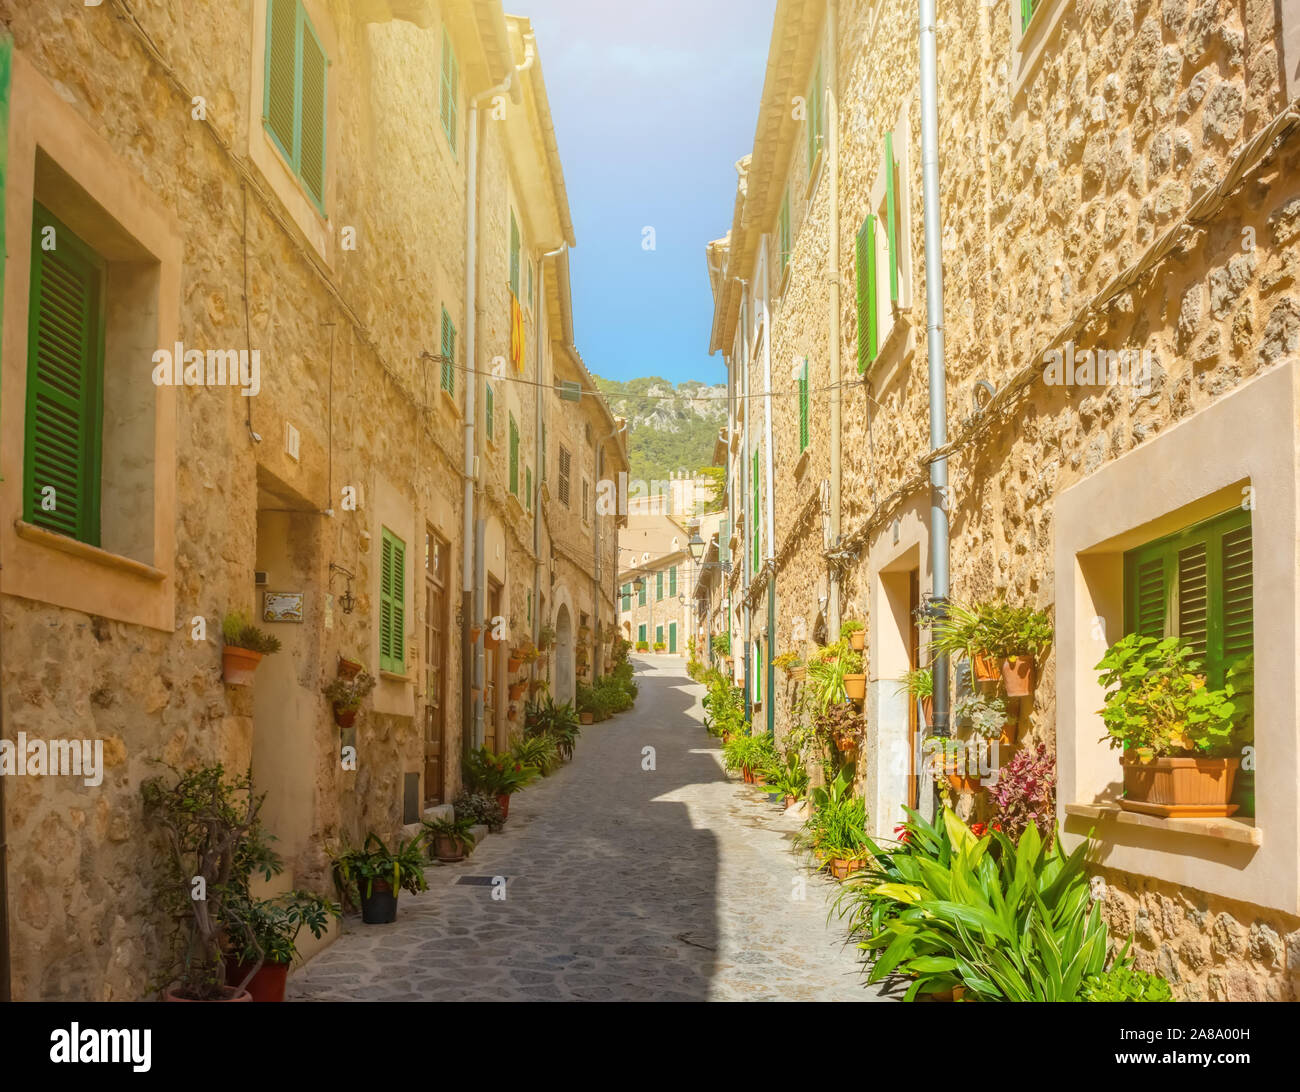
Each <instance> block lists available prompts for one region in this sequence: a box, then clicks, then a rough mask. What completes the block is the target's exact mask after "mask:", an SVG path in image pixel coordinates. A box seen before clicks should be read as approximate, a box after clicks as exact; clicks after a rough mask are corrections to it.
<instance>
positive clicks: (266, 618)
mask: <svg viewBox="0 0 1300 1092" xmlns="http://www.w3.org/2000/svg"><path fill="white" fill-rule="evenodd" d="M302 597H303V593H302V592H300V591H298V592H273V591H269V592H263V593H262V621H263V622H301V621H302Z"/></svg>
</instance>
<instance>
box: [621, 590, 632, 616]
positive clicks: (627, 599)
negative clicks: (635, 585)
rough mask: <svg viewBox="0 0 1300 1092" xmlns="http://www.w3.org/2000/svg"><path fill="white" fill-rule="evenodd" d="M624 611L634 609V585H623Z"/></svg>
mask: <svg viewBox="0 0 1300 1092" xmlns="http://www.w3.org/2000/svg"><path fill="white" fill-rule="evenodd" d="M623 609H624V610H631V609H632V585H631V584H624V585H623Z"/></svg>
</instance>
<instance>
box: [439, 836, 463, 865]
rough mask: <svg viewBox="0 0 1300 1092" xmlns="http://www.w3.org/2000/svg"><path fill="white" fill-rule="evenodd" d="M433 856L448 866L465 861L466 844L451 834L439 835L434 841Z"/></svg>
mask: <svg viewBox="0 0 1300 1092" xmlns="http://www.w3.org/2000/svg"><path fill="white" fill-rule="evenodd" d="M433 855H434V856H435V857H437V858H438V860H440V861H443V862H445V863H447V864H451V863H452V862H454V861H463V860H464V859H465V843H464V842H462V841H461V840H460V839H459V838H454V837H452V836H451V835H450V834H439V835H437V836H435V837H434V839H433Z"/></svg>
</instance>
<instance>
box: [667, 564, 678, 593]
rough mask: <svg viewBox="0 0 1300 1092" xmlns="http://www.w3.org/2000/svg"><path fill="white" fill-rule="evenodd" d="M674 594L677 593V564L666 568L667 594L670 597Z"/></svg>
mask: <svg viewBox="0 0 1300 1092" xmlns="http://www.w3.org/2000/svg"><path fill="white" fill-rule="evenodd" d="M676 594H677V566H676V565H674V566H673V567H672V568H671V569H669V570H668V595H669V596H670V597H671V596H674V595H676Z"/></svg>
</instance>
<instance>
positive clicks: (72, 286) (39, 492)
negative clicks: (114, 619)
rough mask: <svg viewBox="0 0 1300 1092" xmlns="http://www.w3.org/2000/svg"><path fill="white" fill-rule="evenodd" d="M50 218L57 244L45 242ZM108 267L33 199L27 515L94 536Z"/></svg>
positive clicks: (74, 534)
mask: <svg viewBox="0 0 1300 1092" xmlns="http://www.w3.org/2000/svg"><path fill="white" fill-rule="evenodd" d="M47 228H51V229H53V236H52V238H53V240H54V249H53V250H45V249H43V247H42V243H43V242H44V241H45V237H46V235H47V232H46V230H45V229H47ZM104 270H105V267H104V262H103V259H102V258H100V257H99V255H98V254H96V253H95V252H94V251H93V250H91V249H90V247H88V246H87V245H86V244H85V243H83V242H82V241H81V240H80V239H78V238H77V237H76V236H75V235H73V233H72V232H71V231H69V230H68V229H67V228H66V227H64V226H63V224H62V223H60V222H59V221H58V220H56V219H55V218H54V217H53V216H52V215H50V213H49V211H48V210H46V209H45V208H43V207H42V206H40V205H34V206H33V209H32V266H31V297H30V298H31V303H30V306H29V308H28V329H27V414H26V456H25V458H24V460H23V477H24V482H23V518H24V519H26V520H27V522H28V523H34V524H36V525H38V526H40V527H45V528H47V529H48V530H51V531H57V532H58V533H59V534H62V535H67V536H69V537H70V538H75V539H77V540H79V541H81V542H86V543H89V544H90V545H92V546H98V545H99V498H100V450H101V436H102V429H103V390H104V306H105V304H104ZM47 489H50V490H53V492H52V493H47ZM47 497H48V501H47V499H46V498H47ZM47 508H48V510H47Z"/></svg>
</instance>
